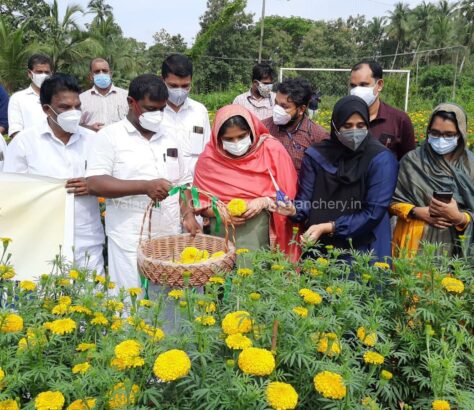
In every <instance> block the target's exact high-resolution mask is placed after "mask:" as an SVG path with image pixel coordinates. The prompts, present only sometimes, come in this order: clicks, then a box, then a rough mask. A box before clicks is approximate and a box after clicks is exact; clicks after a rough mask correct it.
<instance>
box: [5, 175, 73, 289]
mask: <svg viewBox="0 0 474 410" xmlns="http://www.w3.org/2000/svg"><path fill="white" fill-rule="evenodd" d="M65 184H66V180H63V179H55V178H49V177H43V176H38V175H28V174H13V173H2V172H0V237H6V238H11V239H12V242H11V243H10V245H9V247H8V253H11V254H12V257H11V263H12V264H13V266H14V268H15V271H16V275H15V278H14V279H15V280H27V279H28V280H35V279H38V278H39V276H41V275H42V274H43V273H50V272H51V269H52V266H53V265H52V263H51V261H52V260H54V257H55V255H57V254H59V247H60V246H61V254H62V255H63V256H65V257H66V259H67V260H68V261H72V258H73V252H72V247H73V244H74V195H72V194H68V193H67V191H66V189H65V187H64V186H65Z"/></svg>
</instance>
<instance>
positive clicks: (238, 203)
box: [227, 198, 247, 216]
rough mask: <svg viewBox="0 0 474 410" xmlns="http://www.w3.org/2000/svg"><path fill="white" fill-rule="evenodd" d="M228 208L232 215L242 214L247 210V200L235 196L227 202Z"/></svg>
mask: <svg viewBox="0 0 474 410" xmlns="http://www.w3.org/2000/svg"><path fill="white" fill-rule="evenodd" d="M227 210H228V211H229V214H230V215H231V216H240V215H242V214H243V213H244V212H245V211H246V210H247V202H245V201H244V200H243V199H240V198H234V199H231V200H230V201H229V203H228V204H227Z"/></svg>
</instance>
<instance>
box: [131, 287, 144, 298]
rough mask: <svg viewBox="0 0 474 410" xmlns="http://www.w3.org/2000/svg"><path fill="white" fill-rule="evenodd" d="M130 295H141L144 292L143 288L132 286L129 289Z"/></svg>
mask: <svg viewBox="0 0 474 410" xmlns="http://www.w3.org/2000/svg"><path fill="white" fill-rule="evenodd" d="M128 294H129V295H130V296H140V295H141V294H142V288H130V289H128Z"/></svg>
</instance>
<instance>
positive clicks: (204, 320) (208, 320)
mask: <svg viewBox="0 0 474 410" xmlns="http://www.w3.org/2000/svg"><path fill="white" fill-rule="evenodd" d="M195 320H196V322H198V323H200V324H201V325H203V326H213V325H215V324H216V319H214V318H213V317H212V316H198V317H197V318H196V319H195Z"/></svg>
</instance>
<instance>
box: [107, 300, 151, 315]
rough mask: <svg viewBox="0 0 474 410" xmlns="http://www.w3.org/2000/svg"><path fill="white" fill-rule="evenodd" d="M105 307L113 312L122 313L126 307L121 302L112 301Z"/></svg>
mask: <svg viewBox="0 0 474 410" xmlns="http://www.w3.org/2000/svg"><path fill="white" fill-rule="evenodd" d="M140 302H142V301H140ZM150 303H151V302H150ZM105 307H106V308H107V309H109V310H112V311H113V312H122V311H123V308H124V305H123V303H122V302H119V301H118V300H114V299H111V300H108V301H107V302H106V303H105Z"/></svg>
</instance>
